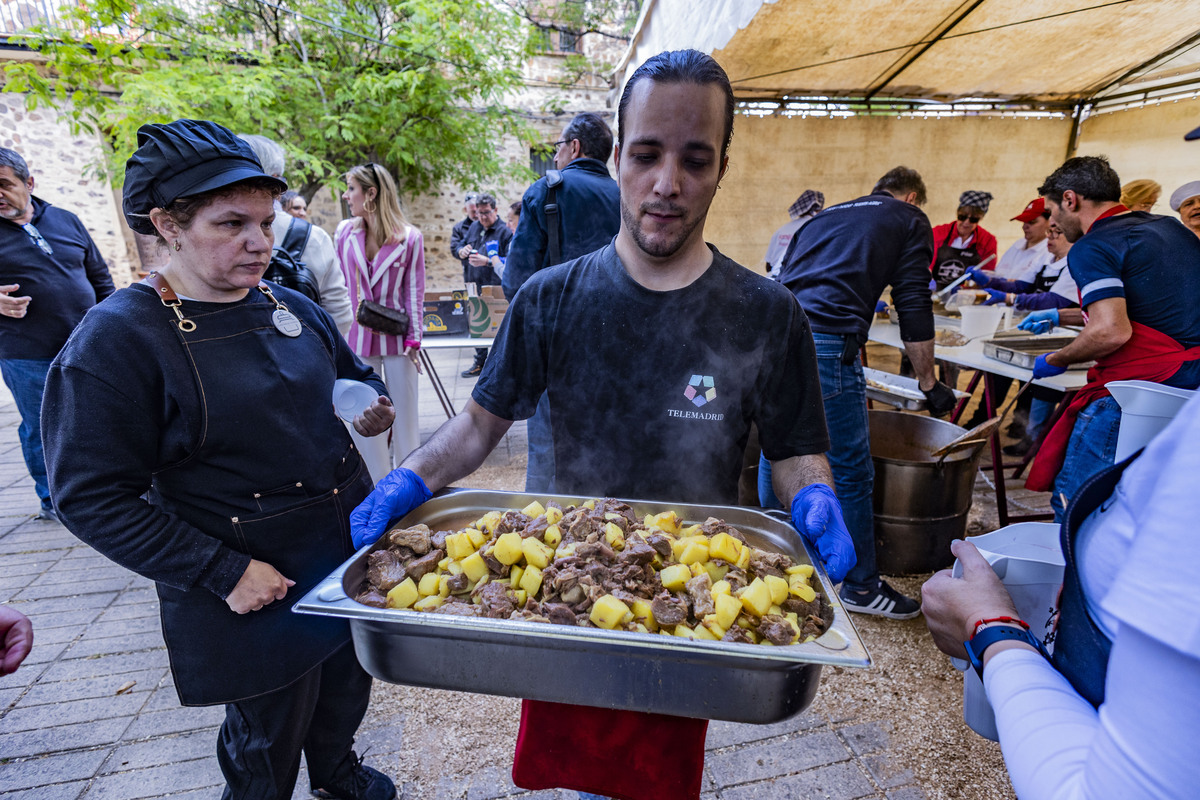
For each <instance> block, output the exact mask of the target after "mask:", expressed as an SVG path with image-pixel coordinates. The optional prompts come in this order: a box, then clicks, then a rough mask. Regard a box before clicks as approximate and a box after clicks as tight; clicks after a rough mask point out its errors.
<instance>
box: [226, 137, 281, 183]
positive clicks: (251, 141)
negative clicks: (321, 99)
mask: <svg viewBox="0 0 1200 800" xmlns="http://www.w3.org/2000/svg"><path fill="white" fill-rule="evenodd" d="M238 138H239V139H241V140H242V141H244V142H245V143H246V144H248V145H250V149H251V150H253V151H254V155H256V156H258V163H259V164H261V165H262V170H263V172H265V173H267V174H268V175H271V176H273V177H275V178H282V177H283V170H284V168H285V167H286V166H287V154H286V153H284V151H283V148H282V147H280V146H279V145H278V144H276V143H275V142H274V141H272V140H271V139H268V138H267V137H266V136H259V135H258V134H257V133H239V134H238Z"/></svg>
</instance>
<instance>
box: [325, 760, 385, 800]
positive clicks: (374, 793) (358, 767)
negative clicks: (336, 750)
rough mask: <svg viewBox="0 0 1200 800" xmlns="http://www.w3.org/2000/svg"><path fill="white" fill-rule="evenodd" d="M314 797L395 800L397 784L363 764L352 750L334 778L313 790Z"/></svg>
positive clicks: (342, 799) (334, 774)
mask: <svg viewBox="0 0 1200 800" xmlns="http://www.w3.org/2000/svg"><path fill="white" fill-rule="evenodd" d="M312 795H313V797H321V798H339V799H340V800H394V798H395V797H396V784H394V783H392V779H391V778H389V777H388V776H387V775H384V774H383V773H382V772H380V771H379V770H377V769H372V768H371V767H368V766H366V765H365V764H363V762H362V759H361V758H360V757H359V756H357V755H355V753H354V751H353V750H351V751H350V752H349V753H347V754H346V757H345V758H344V759H343V760H342V763H341V764H339V765H338V768H337V771H336V772H334V773H333V777H332V778H330V779H329V780H327V781H326V782H325V785H324V786H322V787H321V788H319V789H313V790H312Z"/></svg>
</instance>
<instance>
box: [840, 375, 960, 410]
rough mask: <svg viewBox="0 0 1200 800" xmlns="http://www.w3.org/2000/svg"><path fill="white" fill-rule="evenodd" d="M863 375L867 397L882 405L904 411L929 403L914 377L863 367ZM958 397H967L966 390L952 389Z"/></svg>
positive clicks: (916, 408)
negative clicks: (865, 381)
mask: <svg viewBox="0 0 1200 800" xmlns="http://www.w3.org/2000/svg"><path fill="white" fill-rule="evenodd" d="M863 377H864V378H866V380H867V399H868V400H875V401H876V402H879V403H883V404H884V405H889V406H894V407H895V408H900V409H903V410H905V411H925V410H926V409H928V408H929V403H928V402H926V400H925V393H924V392H922V391H921V387H920V384H919V381H917V379H916V378H905V377H904V376H903V375H893V374H892V373H890V372H884V371H883V370H881V369H871V368H870V367H863ZM953 391H954V396H955V397H957V398H958V399H960V400H961V399H962V398H964V397H969V396H970V395H968V394H967V393H966V392H960V391H959V390H958V389H955V390H953Z"/></svg>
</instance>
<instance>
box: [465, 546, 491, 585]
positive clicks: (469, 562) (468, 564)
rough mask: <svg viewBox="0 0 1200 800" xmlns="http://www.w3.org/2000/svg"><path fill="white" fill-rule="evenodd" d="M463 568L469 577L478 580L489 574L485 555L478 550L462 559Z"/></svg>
mask: <svg viewBox="0 0 1200 800" xmlns="http://www.w3.org/2000/svg"><path fill="white" fill-rule="evenodd" d="M462 569H463V572H465V573H466V574H467V577H468V578H470V579H471V580H473V581H476V582H478V581H479V579H480V578H482V577H483V576H484V575H487V574H488V565H487V562H486V561H484V560H483V556H481V555H480V554H479V551H478V550H476V551H475V552H474V553H471V555H469V556H467V557H466V558H464V559H463V560H462Z"/></svg>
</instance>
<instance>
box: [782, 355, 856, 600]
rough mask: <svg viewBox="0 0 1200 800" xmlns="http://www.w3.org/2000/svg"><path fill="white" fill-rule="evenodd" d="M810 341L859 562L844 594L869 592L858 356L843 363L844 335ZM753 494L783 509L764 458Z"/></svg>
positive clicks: (837, 486) (837, 482)
mask: <svg viewBox="0 0 1200 800" xmlns="http://www.w3.org/2000/svg"><path fill="white" fill-rule="evenodd" d="M813 341H814V342H815V343H816V346H817V373H818V375H819V377H820V380H821V396H822V398H823V399H824V401H825V424H826V425H827V426H828V428H829V441H830V449H829V452H828V453H827V454H826V455H827V457H828V458H829V467H830V469H831V470H832V471H833V482H834V491H835V492H837V498H838V501H839V502H840V503H841V504H842V517H843V518H844V519H845V520H846V528H847V529H848V530H849V531H850V538H851V539H853V540H854V554H855V556H856V557H857V558H858V563H857V564H856V565H855V567H854V569H852V570H850V574H848V575H847V576H846V580H845V581H843V584H844V586H845V587H846V588H847V589H849V590H864V589H873V588H875V584H876V581H877V580H878V579H879V571H878V569H877V568H876V566H875V512H874V508H873V500H872V494H873V492H874V489H875V465H874V463H872V461H871V436H870V429H869V428H868V421H867V382H866V379H865V378H864V377H863V371H862V363H861V362H860V361H859V359H858V356H855V358H854V363H852V364H843V363H842V351H843V349H844V348H845V341H846V337H844V336H834V335H831V334H825V333H814V334H813ZM758 494H759V501H760V502H761V503H762V505H763V507H764V508H782V504H781V503H780V502H779V499H778V498H776V497H775V492H774V491H773V489H772V487H771V465H770V463H769V462H768V461H767V460H766V458H763V457H760V458H759V465H758Z"/></svg>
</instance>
